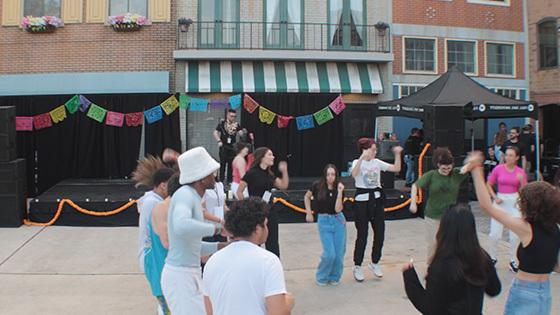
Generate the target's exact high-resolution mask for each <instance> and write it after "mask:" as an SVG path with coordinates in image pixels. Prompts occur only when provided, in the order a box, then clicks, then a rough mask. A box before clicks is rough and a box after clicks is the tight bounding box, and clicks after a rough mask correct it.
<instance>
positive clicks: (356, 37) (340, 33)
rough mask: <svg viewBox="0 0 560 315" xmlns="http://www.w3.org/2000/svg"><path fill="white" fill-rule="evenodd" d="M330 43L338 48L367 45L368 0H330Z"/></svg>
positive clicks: (356, 47) (353, 47)
mask: <svg viewBox="0 0 560 315" xmlns="http://www.w3.org/2000/svg"><path fill="white" fill-rule="evenodd" d="M328 11H329V12H328V15H329V45H330V46H331V47H333V48H337V49H340V48H342V49H360V48H363V47H365V38H366V37H365V31H366V29H365V24H366V22H365V21H366V1H364V0H329V2H328Z"/></svg>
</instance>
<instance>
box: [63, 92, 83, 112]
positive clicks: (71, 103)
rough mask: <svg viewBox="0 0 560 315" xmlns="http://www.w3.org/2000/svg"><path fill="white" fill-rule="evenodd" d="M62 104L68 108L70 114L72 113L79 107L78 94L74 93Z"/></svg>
mask: <svg viewBox="0 0 560 315" xmlns="http://www.w3.org/2000/svg"><path fill="white" fill-rule="evenodd" d="M64 106H66V109H68V112H69V113H70V114H74V113H75V112H77V111H78V108H79V107H80V96H78V95H74V96H73V97H72V98H71V99H69V100H68V101H67V102H66V103H64Z"/></svg>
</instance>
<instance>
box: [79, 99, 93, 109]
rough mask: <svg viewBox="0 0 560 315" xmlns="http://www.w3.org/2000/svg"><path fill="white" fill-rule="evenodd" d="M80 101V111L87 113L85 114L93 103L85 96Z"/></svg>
mask: <svg viewBox="0 0 560 315" xmlns="http://www.w3.org/2000/svg"><path fill="white" fill-rule="evenodd" d="M79 99H80V111H81V112H82V113H85V112H86V111H87V110H88V108H89V105H91V101H90V100H88V99H87V98H86V97H85V96H83V95H80V97H79Z"/></svg>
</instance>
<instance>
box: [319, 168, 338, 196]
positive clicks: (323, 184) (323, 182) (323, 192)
mask: <svg viewBox="0 0 560 315" xmlns="http://www.w3.org/2000/svg"><path fill="white" fill-rule="evenodd" d="M329 168H332V169H334V183H333V189H337V187H338V182H339V180H338V169H337V168H336V166H334V164H327V166H325V168H324V169H323V176H322V177H321V178H320V179H319V180H317V181H316V182H315V183H313V187H314V188H315V189H314V190H315V191H316V192H317V196H314V197H315V198H317V200H325V199H327V191H328V189H329V185H328V184H327V171H328V170H329Z"/></svg>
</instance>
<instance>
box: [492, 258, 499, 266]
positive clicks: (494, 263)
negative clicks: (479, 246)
mask: <svg viewBox="0 0 560 315" xmlns="http://www.w3.org/2000/svg"><path fill="white" fill-rule="evenodd" d="M491 261H492V265H494V266H496V263H497V262H498V260H497V259H494V258H492V259H491Z"/></svg>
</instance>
